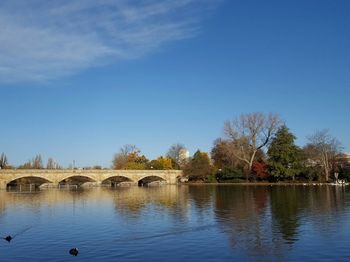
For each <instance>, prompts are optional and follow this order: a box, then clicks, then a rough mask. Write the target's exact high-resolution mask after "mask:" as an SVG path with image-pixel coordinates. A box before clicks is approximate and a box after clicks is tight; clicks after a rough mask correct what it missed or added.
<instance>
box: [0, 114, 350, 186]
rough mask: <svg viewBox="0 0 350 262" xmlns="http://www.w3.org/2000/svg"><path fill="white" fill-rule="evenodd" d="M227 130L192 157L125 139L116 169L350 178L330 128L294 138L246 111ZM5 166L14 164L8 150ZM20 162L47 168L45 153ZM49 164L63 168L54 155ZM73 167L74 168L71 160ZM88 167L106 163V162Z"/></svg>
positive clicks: (197, 176)
mask: <svg viewBox="0 0 350 262" xmlns="http://www.w3.org/2000/svg"><path fill="white" fill-rule="evenodd" d="M223 129H224V135H223V136H222V137H220V138H218V139H216V140H215V141H214V144H213V147H212V149H211V152H210V153H207V152H202V151H200V150H198V151H197V152H195V153H194V154H193V156H192V157H189V156H188V151H187V149H186V148H185V146H184V145H183V144H179V143H178V144H174V145H172V146H171V147H170V148H169V150H168V152H167V153H166V154H165V155H164V156H159V157H157V158H156V159H153V160H149V159H147V157H146V156H145V155H144V154H142V153H141V150H140V149H138V148H137V147H136V146H135V145H131V144H128V145H124V146H123V147H121V148H120V150H119V151H118V152H117V153H116V154H115V155H114V156H113V159H112V168H113V169H133V170H142V169H146V170H147V169H148V170H152V169H153V170H170V169H182V170H183V171H184V174H185V176H186V177H187V178H188V179H189V180H190V181H203V182H246V181H268V182H278V181H305V182H306V181H320V182H325V181H327V182H328V181H334V180H338V179H345V180H350V166H349V163H348V162H347V160H348V159H346V155H345V154H343V152H342V150H343V147H342V145H341V143H340V142H339V140H338V139H336V138H335V137H333V136H332V135H331V134H330V132H329V130H327V129H324V130H319V131H316V132H315V133H313V134H311V135H309V136H308V137H307V143H306V144H305V145H304V146H302V147H300V146H298V145H296V144H295V140H296V136H295V135H294V134H293V133H292V132H291V131H290V129H289V128H288V127H287V125H286V123H284V122H283V121H282V120H281V118H280V117H279V115H278V114H274V113H268V114H264V113H261V112H255V113H248V114H241V115H240V116H239V117H237V118H235V119H233V120H230V121H226V122H225V123H224V128H223ZM0 168H1V169H4V168H13V167H12V166H10V165H9V164H8V160H7V157H6V155H5V154H4V153H2V154H1V156H0ZM17 168H23V169H42V168H45V166H44V165H43V161H42V158H41V155H36V156H35V157H34V158H33V159H32V160H29V161H27V162H25V163H24V164H22V165H20V166H18V167H17ZM46 168H47V169H60V168H61V166H60V165H59V164H58V163H57V162H56V161H54V160H53V159H52V158H49V159H48V162H47V164H46ZM70 168H75V166H74V164H73V166H70ZM85 169H102V167H101V166H92V167H85Z"/></svg>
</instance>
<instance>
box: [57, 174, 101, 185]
mask: <svg viewBox="0 0 350 262" xmlns="http://www.w3.org/2000/svg"><path fill="white" fill-rule="evenodd" d="M87 182H92V183H95V182H98V181H97V179H95V178H94V177H91V176H88V175H81V174H70V175H68V176H65V177H63V178H61V179H60V180H59V181H58V183H59V185H62V184H63V185H64V184H69V185H78V186H81V185H83V184H85V183H87Z"/></svg>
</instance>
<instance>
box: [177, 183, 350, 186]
mask: <svg viewBox="0 0 350 262" xmlns="http://www.w3.org/2000/svg"><path fill="white" fill-rule="evenodd" d="M181 184H183V185H191V186H197V185H198V186H201V185H216V186H217V185H230V186H232V185H237V186H347V185H350V184H349V183H344V184H340V183H338V184H336V183H323V182H308V183H301V182H236V183H235V182H215V183H213V182H211V183H205V182H186V183H181Z"/></svg>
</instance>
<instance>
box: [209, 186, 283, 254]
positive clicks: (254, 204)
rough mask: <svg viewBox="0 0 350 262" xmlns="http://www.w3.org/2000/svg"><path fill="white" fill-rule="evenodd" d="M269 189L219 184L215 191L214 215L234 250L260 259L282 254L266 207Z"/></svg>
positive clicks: (279, 242) (280, 244)
mask: <svg viewBox="0 0 350 262" xmlns="http://www.w3.org/2000/svg"><path fill="white" fill-rule="evenodd" d="M269 193H270V192H269V188H268V187H263V186H258V187H253V186H220V187H218V188H217V191H216V199H215V215H216V219H217V221H218V223H219V224H220V227H221V228H222V230H223V232H224V233H226V235H227V236H228V237H229V240H230V244H231V246H232V248H233V249H236V250H237V251H240V252H242V251H243V252H245V253H246V255H248V256H249V257H250V256H258V257H259V258H261V257H264V256H268V257H270V258H271V257H272V256H274V257H275V259H273V260H276V259H277V260H281V259H283V257H284V256H285V254H284V253H285V248H284V247H283V246H282V241H280V240H279V239H277V238H276V237H275V236H274V232H273V230H272V228H271V226H270V225H271V216H270V213H269V209H268V200H269Z"/></svg>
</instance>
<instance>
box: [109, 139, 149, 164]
mask: <svg viewBox="0 0 350 262" xmlns="http://www.w3.org/2000/svg"><path fill="white" fill-rule="evenodd" d="M140 152H141V151H140V150H139V149H138V148H137V147H136V146H134V145H125V146H123V147H122V148H121V149H120V152H119V153H117V154H115V155H114V158H113V168H114V169H138V170H140V169H147V164H148V159H147V158H146V157H145V156H144V155H140Z"/></svg>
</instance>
